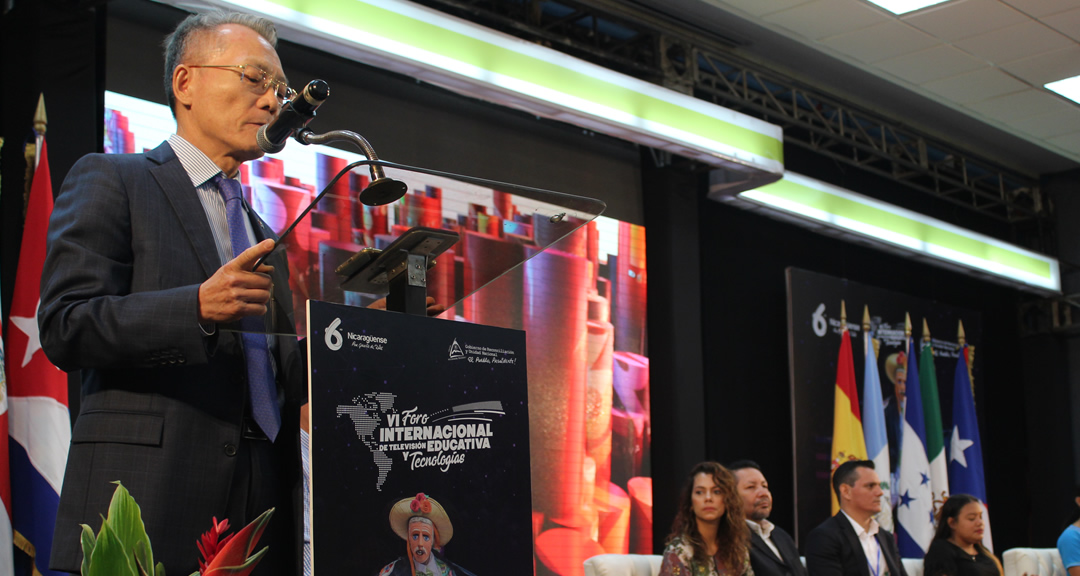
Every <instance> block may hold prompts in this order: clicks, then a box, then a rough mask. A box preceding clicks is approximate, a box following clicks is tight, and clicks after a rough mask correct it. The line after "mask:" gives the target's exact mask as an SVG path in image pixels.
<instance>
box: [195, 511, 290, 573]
mask: <svg viewBox="0 0 1080 576" xmlns="http://www.w3.org/2000/svg"><path fill="white" fill-rule="evenodd" d="M273 514H274V509H273V508H271V509H269V510H267V511H266V512H263V513H262V514H261V515H260V516H259V517H258V518H256V519H255V520H252V522H251V524H248V525H247V526H245V527H244V529H243V530H241V531H239V532H237V533H236V534H230V535H228V536H224V537H222V535H223V534H224V532H225V531H226V530H228V528H229V521H228V520H222V521H221V522H218V521H217V518H214V525H213V527H212V528H211V529H210V530H209V531H208V532H207V533H205V534H203V536H202V539H201V540H200V541H199V542H198V545H199V551H200V552H202V555H203V559H202V560H200V561H199V574H200V575H201V576H248V575H249V574H251V571H252V570H254V569H255V566H257V565H258V564H259V561H260V560H262V557H263V556H264V555H266V551H267V550H269V548H266V547H264V548H263V549H262V550H259V551H258V552H256V553H255V554H252V553H251V551H252V550H254V549H255V545H256V544H258V542H259V538H260V537H262V533H263V530H265V529H266V523H267V522H269V521H270V516H272V515H273Z"/></svg>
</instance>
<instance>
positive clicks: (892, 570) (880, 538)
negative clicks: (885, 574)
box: [875, 530, 900, 576]
mask: <svg viewBox="0 0 1080 576" xmlns="http://www.w3.org/2000/svg"><path fill="white" fill-rule="evenodd" d="M875 538H877V543H878V547H879V548H881V557H882V558H884V559H885V564H886V565H887V566H888V567H889V574H890V575H891V576H898V575H899V574H900V570H899V568H900V567H899V566H896V565H895V564H894V562H896V561H899V558H896V557H894V556H893V554H892V546H890V544H892V542H888V543H886V540H891V538H892V536H891V535H890V536H889V537H886V536H885V535H884V533H883V532H882V531H881V530H878V533H877V536H875Z"/></svg>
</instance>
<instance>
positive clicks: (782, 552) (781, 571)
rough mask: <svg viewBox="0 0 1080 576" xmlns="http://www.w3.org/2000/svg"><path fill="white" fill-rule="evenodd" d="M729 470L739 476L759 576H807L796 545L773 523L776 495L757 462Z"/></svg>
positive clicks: (753, 562) (736, 464)
mask: <svg viewBox="0 0 1080 576" xmlns="http://www.w3.org/2000/svg"><path fill="white" fill-rule="evenodd" d="M728 469H729V470H731V472H732V473H733V474H735V482H736V488H737V489H738V490H739V495H740V496H742V500H743V513H744V515H745V516H746V525H747V526H748V527H749V528H750V567H751V568H753V569H754V574H755V575H756V576H807V574H806V567H804V566H803V565H802V562H801V561H800V560H799V550H798V548H796V547H795V541H794V540H792V539H791V536H790V535H789V534H788V533H787V532H785V531H784V529H783V528H780V527H779V526H777V525H775V524H773V523H772V522H769V520H768V517H769V513H770V512H772V492H770V491H769V482H768V481H767V480H765V475H764V474H762V473H761V468H760V467H759V466H758V465H757V463H756V462H753V461H750V460H739V461H738V462H732V463H731V465H730V466H728Z"/></svg>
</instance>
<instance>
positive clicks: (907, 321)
mask: <svg viewBox="0 0 1080 576" xmlns="http://www.w3.org/2000/svg"><path fill="white" fill-rule="evenodd" d="M904 337H905V338H911V314H910V313H908V312H904Z"/></svg>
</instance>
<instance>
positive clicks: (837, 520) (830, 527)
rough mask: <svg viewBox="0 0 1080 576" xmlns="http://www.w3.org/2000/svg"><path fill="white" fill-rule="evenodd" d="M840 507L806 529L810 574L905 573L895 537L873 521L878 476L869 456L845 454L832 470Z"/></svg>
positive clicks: (873, 575) (878, 497)
mask: <svg viewBox="0 0 1080 576" xmlns="http://www.w3.org/2000/svg"><path fill="white" fill-rule="evenodd" d="M832 484H833V490H834V491H835V492H836V499H837V500H838V501H839V502H840V512H837V514H836V515H835V516H833V517H832V518H829V519H828V520H826V521H824V522H822V523H821V524H820V525H818V527H817V528H814V529H813V530H811V531H810V535H809V536H807V538H806V568H807V570H808V571H809V573H810V576H841V575H846V576H860V575H861V576H907V573H906V572H904V565H903V563H902V562H901V561H900V552H899V551H898V550H897V547H896V540H895V539H894V538H893V535H892V533H891V532H889V531H888V530H885V529H882V528H881V527H880V526H878V523H877V520H875V519H874V516H875V515H877V513H878V512H881V479H880V478H879V477H878V474H877V472H876V471H875V470H874V463H873V462H872V461H870V460H849V461H847V462H844V463H843V464H841V465H840V466H838V467H837V468H836V471H835V472H834V473H833V480H832Z"/></svg>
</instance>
